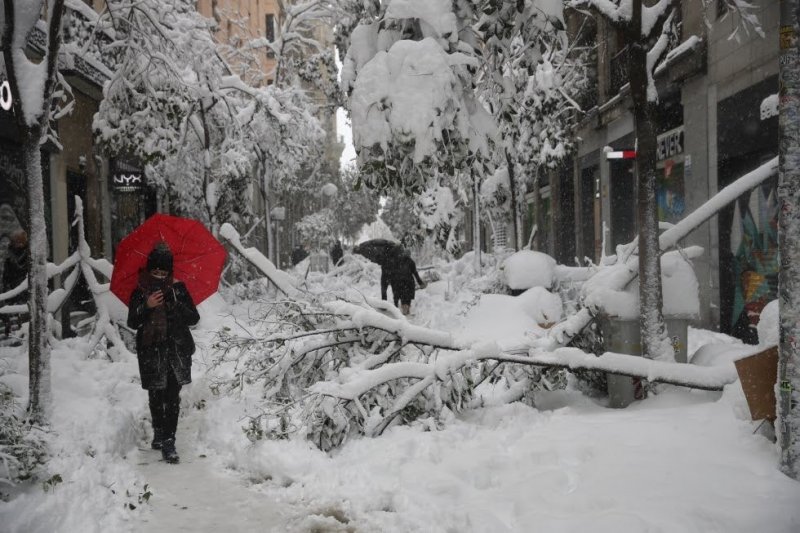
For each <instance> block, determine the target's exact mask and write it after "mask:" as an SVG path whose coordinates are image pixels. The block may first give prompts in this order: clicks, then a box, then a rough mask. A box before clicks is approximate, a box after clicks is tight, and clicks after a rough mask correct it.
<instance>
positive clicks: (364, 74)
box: [342, 0, 495, 194]
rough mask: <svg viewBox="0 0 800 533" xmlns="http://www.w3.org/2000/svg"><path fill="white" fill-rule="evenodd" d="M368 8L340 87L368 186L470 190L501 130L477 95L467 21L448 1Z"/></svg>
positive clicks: (476, 64) (412, 1) (414, 1)
mask: <svg viewBox="0 0 800 533" xmlns="http://www.w3.org/2000/svg"><path fill="white" fill-rule="evenodd" d="M362 5H363V6H365V8H364V10H363V13H362V17H361V22H360V23H359V24H358V25H357V26H356V27H355V28H354V29H353V30H352V33H351V34H350V35H349V39H342V41H343V42H346V41H349V47H348V49H347V53H346V55H345V58H344V62H343V67H342V89H343V91H344V92H345V93H346V94H347V95H348V96H349V99H348V101H347V107H348V108H349V111H350V116H351V120H352V125H353V141H354V144H355V147H356V151H357V153H358V163H359V168H360V170H361V175H362V180H363V181H364V182H365V183H366V184H367V185H368V186H370V187H373V188H375V189H377V190H379V191H388V190H399V191H402V192H403V193H412V194H419V193H421V192H422V191H423V190H425V189H426V188H427V187H429V186H433V187H436V186H455V187H457V188H466V189H468V188H469V186H471V176H472V170H473V169H476V170H478V172H479V173H484V172H485V168H484V166H485V165H487V164H488V161H489V160H490V158H491V154H490V147H491V145H492V143H493V141H494V134H495V127H494V123H493V121H492V119H491V116H490V115H489V113H488V112H487V111H486V109H485V108H484V106H483V105H482V104H481V102H480V101H479V100H478V99H477V97H476V95H475V92H474V85H475V75H476V73H477V70H478V68H479V66H480V61H479V59H478V57H477V53H476V47H475V44H476V43H475V40H474V35H473V33H472V31H471V30H470V28H469V21H465V20H461V19H460V18H459V16H460V14H461V13H460V12H458V11H457V10H456V9H454V8H455V7H456V6H455V5H454V4H453V3H452V2H451V1H450V0H435V1H429V2H426V1H422V0H409V1H406V0H401V1H393V2H386V3H384V4H382V5H381V8H380V11H379V12H378V13H377V14H375V15H374V16H373V17H372V18H371V19H370V18H369V14H370V13H374V9H372V8H374V5H373V4H371V3H365V4H362Z"/></svg>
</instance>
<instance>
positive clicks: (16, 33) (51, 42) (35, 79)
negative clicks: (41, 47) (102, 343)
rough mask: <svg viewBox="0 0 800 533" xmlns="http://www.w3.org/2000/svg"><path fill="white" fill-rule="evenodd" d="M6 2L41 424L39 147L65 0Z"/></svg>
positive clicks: (3, 27) (33, 387) (43, 257)
mask: <svg viewBox="0 0 800 533" xmlns="http://www.w3.org/2000/svg"><path fill="white" fill-rule="evenodd" d="M0 3H2V7H3V9H2V14H3V17H4V20H0V32H2V34H1V35H0V42H2V49H3V61H4V62H5V68H6V76H7V77H8V82H9V84H10V86H11V94H12V99H13V103H12V106H13V107H12V112H13V115H14V121H15V122H16V125H17V127H18V128H19V132H20V137H21V141H22V150H23V165H24V167H25V176H26V180H27V183H28V213H27V223H28V230H29V232H30V239H29V241H30V259H29V269H28V279H29V282H28V283H29V285H28V287H29V289H30V290H29V295H30V296H29V299H28V308H29V311H30V316H31V321H30V330H29V334H28V359H29V367H30V374H29V387H30V391H29V401H28V413H29V415H30V418H31V420H32V421H33V422H35V423H39V424H41V423H45V422H46V421H47V411H48V405H49V403H50V346H49V343H48V335H47V250H48V242H47V228H46V225H45V219H44V211H45V204H44V202H45V199H44V189H43V185H42V155H41V152H40V150H39V147H40V146H41V145H42V143H43V142H44V141H45V140H46V138H47V135H48V131H49V128H50V120H51V113H50V111H51V102H52V96H53V92H54V89H55V87H56V84H57V82H58V80H57V77H58V72H57V60H58V50H59V47H60V46H61V18H62V16H63V14H64V0H52V1H50V0H47V1H46V0H38V1H37V0H3V1H2V2H0ZM41 17H43V18H44V20H45V24H46V28H47V42H46V45H45V55H44V57H43V58H42V60H41V62H34V61H32V60H30V59H29V58H28V56H26V54H25V48H26V46H27V38H28V34H29V33H30V32H31V31H32V30H33V28H34V26H35V25H36V23H37V22H38V21H39V20H40V18H41Z"/></svg>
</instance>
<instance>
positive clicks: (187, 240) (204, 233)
mask: <svg viewBox="0 0 800 533" xmlns="http://www.w3.org/2000/svg"><path fill="white" fill-rule="evenodd" d="M160 241H164V242H166V243H167V245H168V246H169V248H170V251H171V252H172V257H173V267H172V268H173V275H174V277H175V279H176V280H178V281H182V282H184V283H185V284H186V288H187V289H188V290H189V294H190V295H191V296H192V301H194V303H195V304H199V303H200V302H202V301H203V300H205V299H206V298H208V297H209V296H211V295H212V294H214V293H215V292H216V290H217V287H218V286H219V278H220V276H221V275H222V267H223V265H224V264H225V256H226V253H225V248H224V247H223V246H222V244H220V242H219V241H218V240H217V239H215V238H214V236H213V235H212V234H211V232H209V231H208V230H207V229H206V227H205V226H203V224H202V223H200V222H199V221H197V220H192V219H189V218H180V217H173V216H170V215H163V214H160V213H158V214H155V215H153V216H152V217H150V218H148V219H147V220H145V221H144V223H143V224H142V225H141V226H139V227H138V228H136V229H135V230H133V232H131V234H130V235H128V236H127V237H125V238H124V239H122V241H121V242H120V243H119V246H118V247H117V253H116V257H115V261H114V272H113V274H112V276H111V292H113V293H114V294H116V295H117V297H118V298H119V299H120V300H122V302H123V303H124V304H125V305H128V302H129V301H130V299H131V294H132V293H133V291H134V289H135V288H136V285H137V283H138V282H139V271H140V270H141V269H143V268H145V266H146V265H147V256H148V254H149V253H150V251H151V250H152V249H153V246H155V244H156V243H158V242H160Z"/></svg>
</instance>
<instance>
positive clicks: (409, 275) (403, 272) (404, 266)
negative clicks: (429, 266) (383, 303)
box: [381, 254, 422, 305]
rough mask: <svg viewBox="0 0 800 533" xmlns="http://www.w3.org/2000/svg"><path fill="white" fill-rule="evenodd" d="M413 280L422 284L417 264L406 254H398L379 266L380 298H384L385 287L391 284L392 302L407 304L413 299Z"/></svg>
mask: <svg viewBox="0 0 800 533" xmlns="http://www.w3.org/2000/svg"><path fill="white" fill-rule="evenodd" d="M414 280H416V281H417V283H419V284H420V285H422V279H421V278H420V277H419V273H417V264H416V263H415V262H414V260H413V259H411V256H409V255H408V254H401V255H398V256H396V257H394V258H392V260H391V261H390V262H387V263H386V264H385V265H383V266H382V267H381V298H382V299H383V300H385V299H386V289H387V288H389V286H390V285H391V287H392V296H393V298H394V303H395V305H397V302H398V301H400V302H401V303H404V304H408V303H411V300H413V299H414V293H415V286H414Z"/></svg>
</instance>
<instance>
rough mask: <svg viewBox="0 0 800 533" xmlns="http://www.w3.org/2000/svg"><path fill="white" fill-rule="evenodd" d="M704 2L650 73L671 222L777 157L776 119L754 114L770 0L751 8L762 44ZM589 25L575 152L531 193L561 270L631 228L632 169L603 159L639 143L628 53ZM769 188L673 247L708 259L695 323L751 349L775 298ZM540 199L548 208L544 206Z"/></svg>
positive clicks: (769, 54)
mask: <svg viewBox="0 0 800 533" xmlns="http://www.w3.org/2000/svg"><path fill="white" fill-rule="evenodd" d="M704 4H706V3H704V2H693V1H685V2H682V9H681V15H682V20H681V23H680V37H679V40H678V42H677V43H676V46H675V47H674V48H673V50H672V51H671V52H670V53H669V54H668V55H667V57H666V58H665V60H664V61H663V62H662V64H661V65H659V66H658V67H657V68H656V84H657V87H658V89H659V106H658V108H659V109H658V113H657V119H656V125H655V126H656V131H657V134H658V163H657V165H656V167H657V172H658V176H659V183H658V193H657V202H658V211H659V218H660V220H662V221H664V222H668V223H674V222H677V221H678V220H680V219H681V218H683V217H684V216H686V215H687V214H689V213H691V212H692V211H694V210H695V209H696V208H698V207H699V206H700V205H702V204H703V202H705V201H706V200H708V199H709V198H710V197H711V196H713V195H714V194H715V193H717V192H718V191H719V190H721V189H722V188H724V187H725V186H726V185H728V184H730V183H731V182H732V181H734V180H735V179H737V178H738V177H740V176H742V175H744V174H745V173H747V172H748V171H750V170H753V169H755V168H757V167H758V166H760V165H761V164H763V163H764V162H766V161H768V160H769V159H771V158H772V157H774V156H776V155H777V153H778V123H777V120H778V119H777V116H776V115H775V114H772V113H770V112H768V111H766V112H765V113H763V114H762V102H764V100H765V99H767V98H768V97H770V96H772V95H775V94H776V93H777V92H778V81H777V73H778V18H779V2H778V0H765V1H763V2H760V3H759V7H758V10H757V16H758V18H759V22H760V24H761V28H762V30H763V33H764V36H763V37H762V36H761V35H759V34H758V33H757V32H754V31H749V32H747V31H745V30H744V29H742V28H738V29H737V26H736V24H737V23H738V22H739V21H738V20H737V18H736V17H734V16H732V15H731V14H729V13H728V12H727V11H726V9H725V3H724V2H709V3H708V5H707V6H704ZM591 22H592V23H591V24H589V25H587V26H588V27H589V28H590V31H591V32H592V33H593V35H592V36H591V38H592V40H593V41H594V42H595V43H596V50H597V53H596V58H597V61H596V80H595V83H594V85H593V90H592V92H591V94H589V95H587V97H586V98H585V99H584V102H585V103H588V105H585V115H584V116H583V118H582V120H581V121H580V124H579V126H578V128H577V131H576V136H577V137H578V138H579V139H580V140H579V144H578V149H577V151H576V153H575V154H574V156H573V157H571V158H570V159H568V160H566V161H565V162H564V163H563V164H562V167H561V168H560V169H558V170H557V171H554V172H551V173H550V175H549V176H548V179H547V180H546V181H545V182H543V183H542V187H541V188H540V189H545V188H546V193H547V196H546V197H545V196H544V195H543V197H542V198H540V203H542V204H546V206H547V207H549V208H550V209H549V213H547V214H548V215H549V218H550V219H551V220H552V223H551V224H550V227H551V228H554V229H552V230H550V234H549V236H548V242H547V247H546V248H544V250H545V251H548V252H550V253H551V254H553V255H554V256H555V257H556V258H557V259H559V260H560V261H562V262H563V261H564V260H565V259H567V260H568V259H570V258H571V257H578V258H581V259H583V258H588V259H590V260H592V261H597V260H599V258H600V256H601V254H602V253H606V254H613V253H614V251H615V247H616V246H617V245H620V244H625V243H628V242H630V241H632V240H633V239H634V238H635V237H636V234H637V226H638V224H637V220H636V207H635V206H636V178H635V168H634V160H633V159H615V160H609V159H607V157H606V155H605V152H606V150H608V149H609V148H610V149H613V150H620V151H621V150H634V149H635V146H636V138H635V133H634V121H633V115H632V101H631V97H630V90H629V86H628V85H627V79H628V75H627V46H626V43H625V42H624V39H623V38H622V37H621V36H620V35H618V34H617V32H616V31H615V30H614V28H612V27H611V26H609V25H608V24H607V23H605V21H604V20H603V19H602V18H595V19H594V20H593V21H591ZM734 32H736V36H734V37H732V35H733V34H734ZM766 109H768V107H767V108H766ZM776 187H777V176H776V177H775V178H773V179H770V180H769V181H768V182H766V183H765V184H764V185H763V186H762V187H759V188H757V189H756V190H754V191H752V192H751V193H748V194H745V195H743V196H742V197H741V198H739V200H738V201H737V202H736V203H735V204H734V205H731V206H730V207H728V208H726V209H725V210H723V211H722V212H720V213H719V215H718V216H715V217H713V218H712V219H711V220H710V221H709V222H707V223H705V224H703V225H702V226H701V227H700V228H699V229H698V230H696V231H694V232H693V233H692V234H691V235H689V236H688V237H687V238H686V239H685V241H684V242H683V243H681V244H682V245H683V246H690V245H699V246H702V247H703V248H704V250H705V253H704V254H703V256H702V257H701V258H699V259H696V260H694V267H695V271H696V273H697V276H698V280H699V283H700V298H701V316H700V319H699V321H698V322H699V324H700V325H701V326H703V327H707V328H712V329H719V330H720V331H722V332H725V333H729V334H732V335H735V336H737V337H739V338H741V339H743V340H746V341H748V342H755V341H756V330H755V324H756V323H757V322H758V317H759V314H760V312H761V309H762V308H763V307H764V305H765V304H766V303H767V302H769V301H770V300H772V299H774V298H776V295H777V269H778V257H777V249H778V248H777V247H778V243H777V208H776V206H777V201H776V195H777V191H776ZM549 198H555V199H557V201H555V202H552V203H551V202H549V201H545V202H542V199H544V200H547V199H549ZM572 228H575V231H572ZM604 243H605V249H604V248H603V244H604Z"/></svg>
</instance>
